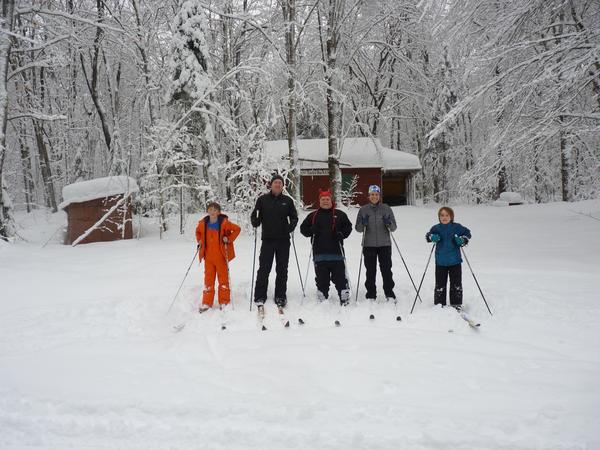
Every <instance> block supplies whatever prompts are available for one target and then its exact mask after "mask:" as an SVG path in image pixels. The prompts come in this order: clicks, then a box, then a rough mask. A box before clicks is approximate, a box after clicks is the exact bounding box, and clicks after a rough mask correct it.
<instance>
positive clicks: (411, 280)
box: [390, 232, 423, 303]
mask: <svg viewBox="0 0 600 450" xmlns="http://www.w3.org/2000/svg"><path fill="white" fill-rule="evenodd" d="M390 236H391V237H392V241H394V245H395V246H396V250H398V254H399V255H400V259H401V260H402V264H404V268H405V269H406V273H407V274H408V278H410V282H411V283H412V285H413V288H415V292H416V293H417V297H418V298H419V301H420V302H421V303H423V300H421V296H420V295H419V291H417V286H416V285H415V282H414V281H413V277H412V276H411V274H410V270H408V266H407V265H406V261H404V257H403V256H402V252H401V251H400V247H398V243H397V242H396V238H395V237H394V234H393V233H392V232H390Z"/></svg>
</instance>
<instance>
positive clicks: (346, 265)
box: [338, 241, 352, 301]
mask: <svg viewBox="0 0 600 450" xmlns="http://www.w3.org/2000/svg"><path fill="white" fill-rule="evenodd" d="M338 245H339V246H340V251H341V252H342V258H344V272H345V273H346V282H347V283H348V289H349V290H350V291H352V286H351V285H350V277H349V276H348V264H347V262H346V252H345V251H344V247H343V246H342V243H341V242H339V241H338ZM348 301H350V299H348Z"/></svg>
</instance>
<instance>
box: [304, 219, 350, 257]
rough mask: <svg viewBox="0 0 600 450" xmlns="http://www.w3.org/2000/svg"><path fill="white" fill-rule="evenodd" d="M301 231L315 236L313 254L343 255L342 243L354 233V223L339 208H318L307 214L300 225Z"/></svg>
mask: <svg viewBox="0 0 600 450" xmlns="http://www.w3.org/2000/svg"><path fill="white" fill-rule="evenodd" d="M300 233H302V234H303V235H304V236H306V237H310V236H313V254H315V255H341V254H342V251H341V249H340V244H341V245H342V247H343V245H344V242H343V240H344V239H346V238H347V237H348V236H350V233H352V223H351V222H350V220H349V219H348V216H347V215H346V213H345V212H343V211H340V210H339V209H334V208H331V209H321V208H319V209H317V210H316V211H315V212H312V213H310V214H309V215H308V216H306V219H304V221H303V222H302V224H301V225H300Z"/></svg>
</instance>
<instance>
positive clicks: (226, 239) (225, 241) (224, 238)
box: [223, 236, 229, 244]
mask: <svg viewBox="0 0 600 450" xmlns="http://www.w3.org/2000/svg"><path fill="white" fill-rule="evenodd" d="M223 242H224V243H226V244H228V243H229V238H228V237H227V236H223Z"/></svg>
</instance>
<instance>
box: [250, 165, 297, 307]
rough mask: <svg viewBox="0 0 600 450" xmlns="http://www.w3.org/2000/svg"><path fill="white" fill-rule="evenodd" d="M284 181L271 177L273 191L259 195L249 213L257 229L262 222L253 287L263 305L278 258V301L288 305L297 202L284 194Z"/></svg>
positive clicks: (260, 303)
mask: <svg viewBox="0 0 600 450" xmlns="http://www.w3.org/2000/svg"><path fill="white" fill-rule="evenodd" d="M283 186H284V181H283V178H282V177H281V175H274V176H273V178H272V179H271V183H270V188H271V190H270V191H269V192H268V193H266V194H263V195H261V196H260V197H258V200H257V201H256V206H255V207H254V210H253V211H252V213H251V215H250V222H251V223H252V226H253V227H254V228H257V227H259V226H261V225H262V245H261V247H260V256H259V264H258V272H257V274H256V285H255V287H254V302H255V303H256V304H257V306H259V307H261V306H263V305H264V303H265V301H266V300H267V287H268V284H269V274H270V273H271V268H272V267H273V258H275V272H276V273H277V276H276V278H275V303H276V304H277V306H279V307H281V308H283V307H285V305H286V304H287V296H286V291H287V276H288V274H287V272H288V261H289V258H290V233H293V232H294V229H295V228H296V225H297V224H298V213H297V212H296V207H295V206H294V201H293V200H292V199H291V198H290V197H288V196H287V195H284V194H282V192H283Z"/></svg>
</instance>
